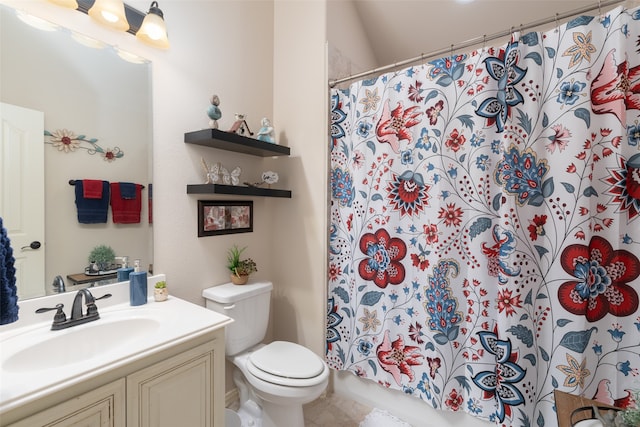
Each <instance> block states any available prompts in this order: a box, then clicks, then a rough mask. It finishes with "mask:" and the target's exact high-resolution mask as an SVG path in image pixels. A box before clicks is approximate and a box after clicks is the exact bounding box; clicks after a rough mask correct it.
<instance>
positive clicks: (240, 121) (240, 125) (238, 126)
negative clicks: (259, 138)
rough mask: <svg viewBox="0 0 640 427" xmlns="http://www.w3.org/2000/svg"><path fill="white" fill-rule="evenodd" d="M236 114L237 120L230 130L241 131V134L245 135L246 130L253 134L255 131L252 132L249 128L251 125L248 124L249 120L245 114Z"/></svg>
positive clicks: (233, 131) (232, 131)
mask: <svg viewBox="0 0 640 427" xmlns="http://www.w3.org/2000/svg"><path fill="white" fill-rule="evenodd" d="M235 116H236V121H235V122H233V125H232V126H231V129H229V132H231V133H239V134H240V135H244V133H245V132H248V133H249V135H251V136H253V132H251V130H250V129H249V125H248V124H247V121H246V120H245V118H244V114H238V113H236V114H235Z"/></svg>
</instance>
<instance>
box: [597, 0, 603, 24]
mask: <svg viewBox="0 0 640 427" xmlns="http://www.w3.org/2000/svg"><path fill="white" fill-rule="evenodd" d="M598 15H599V17H600V19H599V20H600V22H602V20H603V19H604V16H602V0H598Z"/></svg>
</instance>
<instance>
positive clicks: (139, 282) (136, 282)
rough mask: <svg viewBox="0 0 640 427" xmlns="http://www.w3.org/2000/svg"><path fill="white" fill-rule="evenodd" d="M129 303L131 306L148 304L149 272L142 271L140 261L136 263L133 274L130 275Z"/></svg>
mask: <svg viewBox="0 0 640 427" xmlns="http://www.w3.org/2000/svg"><path fill="white" fill-rule="evenodd" d="M129 302H130V304H131V305H143V304H146V303H147V272H146V271H140V260H139V259H137V260H135V262H134V268H133V272H132V273H130V274H129Z"/></svg>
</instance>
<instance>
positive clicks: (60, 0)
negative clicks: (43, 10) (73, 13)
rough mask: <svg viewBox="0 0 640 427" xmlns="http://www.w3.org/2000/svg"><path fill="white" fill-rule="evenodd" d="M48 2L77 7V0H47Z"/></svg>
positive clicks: (71, 7)
mask: <svg viewBox="0 0 640 427" xmlns="http://www.w3.org/2000/svg"><path fill="white" fill-rule="evenodd" d="M49 2H50V3H54V4H57V5H58V6H62V7H68V8H69V9H77V8H78V2H77V1H76V0H49Z"/></svg>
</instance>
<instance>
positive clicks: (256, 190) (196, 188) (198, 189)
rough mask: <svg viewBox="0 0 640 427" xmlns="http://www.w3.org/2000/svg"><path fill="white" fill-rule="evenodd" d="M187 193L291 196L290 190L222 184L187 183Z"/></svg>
mask: <svg viewBox="0 0 640 427" xmlns="http://www.w3.org/2000/svg"><path fill="white" fill-rule="evenodd" d="M187 194H232V195H237V196H263V197H284V198H288V199H290V198H291V191H289V190H276V189H272V188H261V187H247V186H242V185H223V184H189V185H187Z"/></svg>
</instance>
